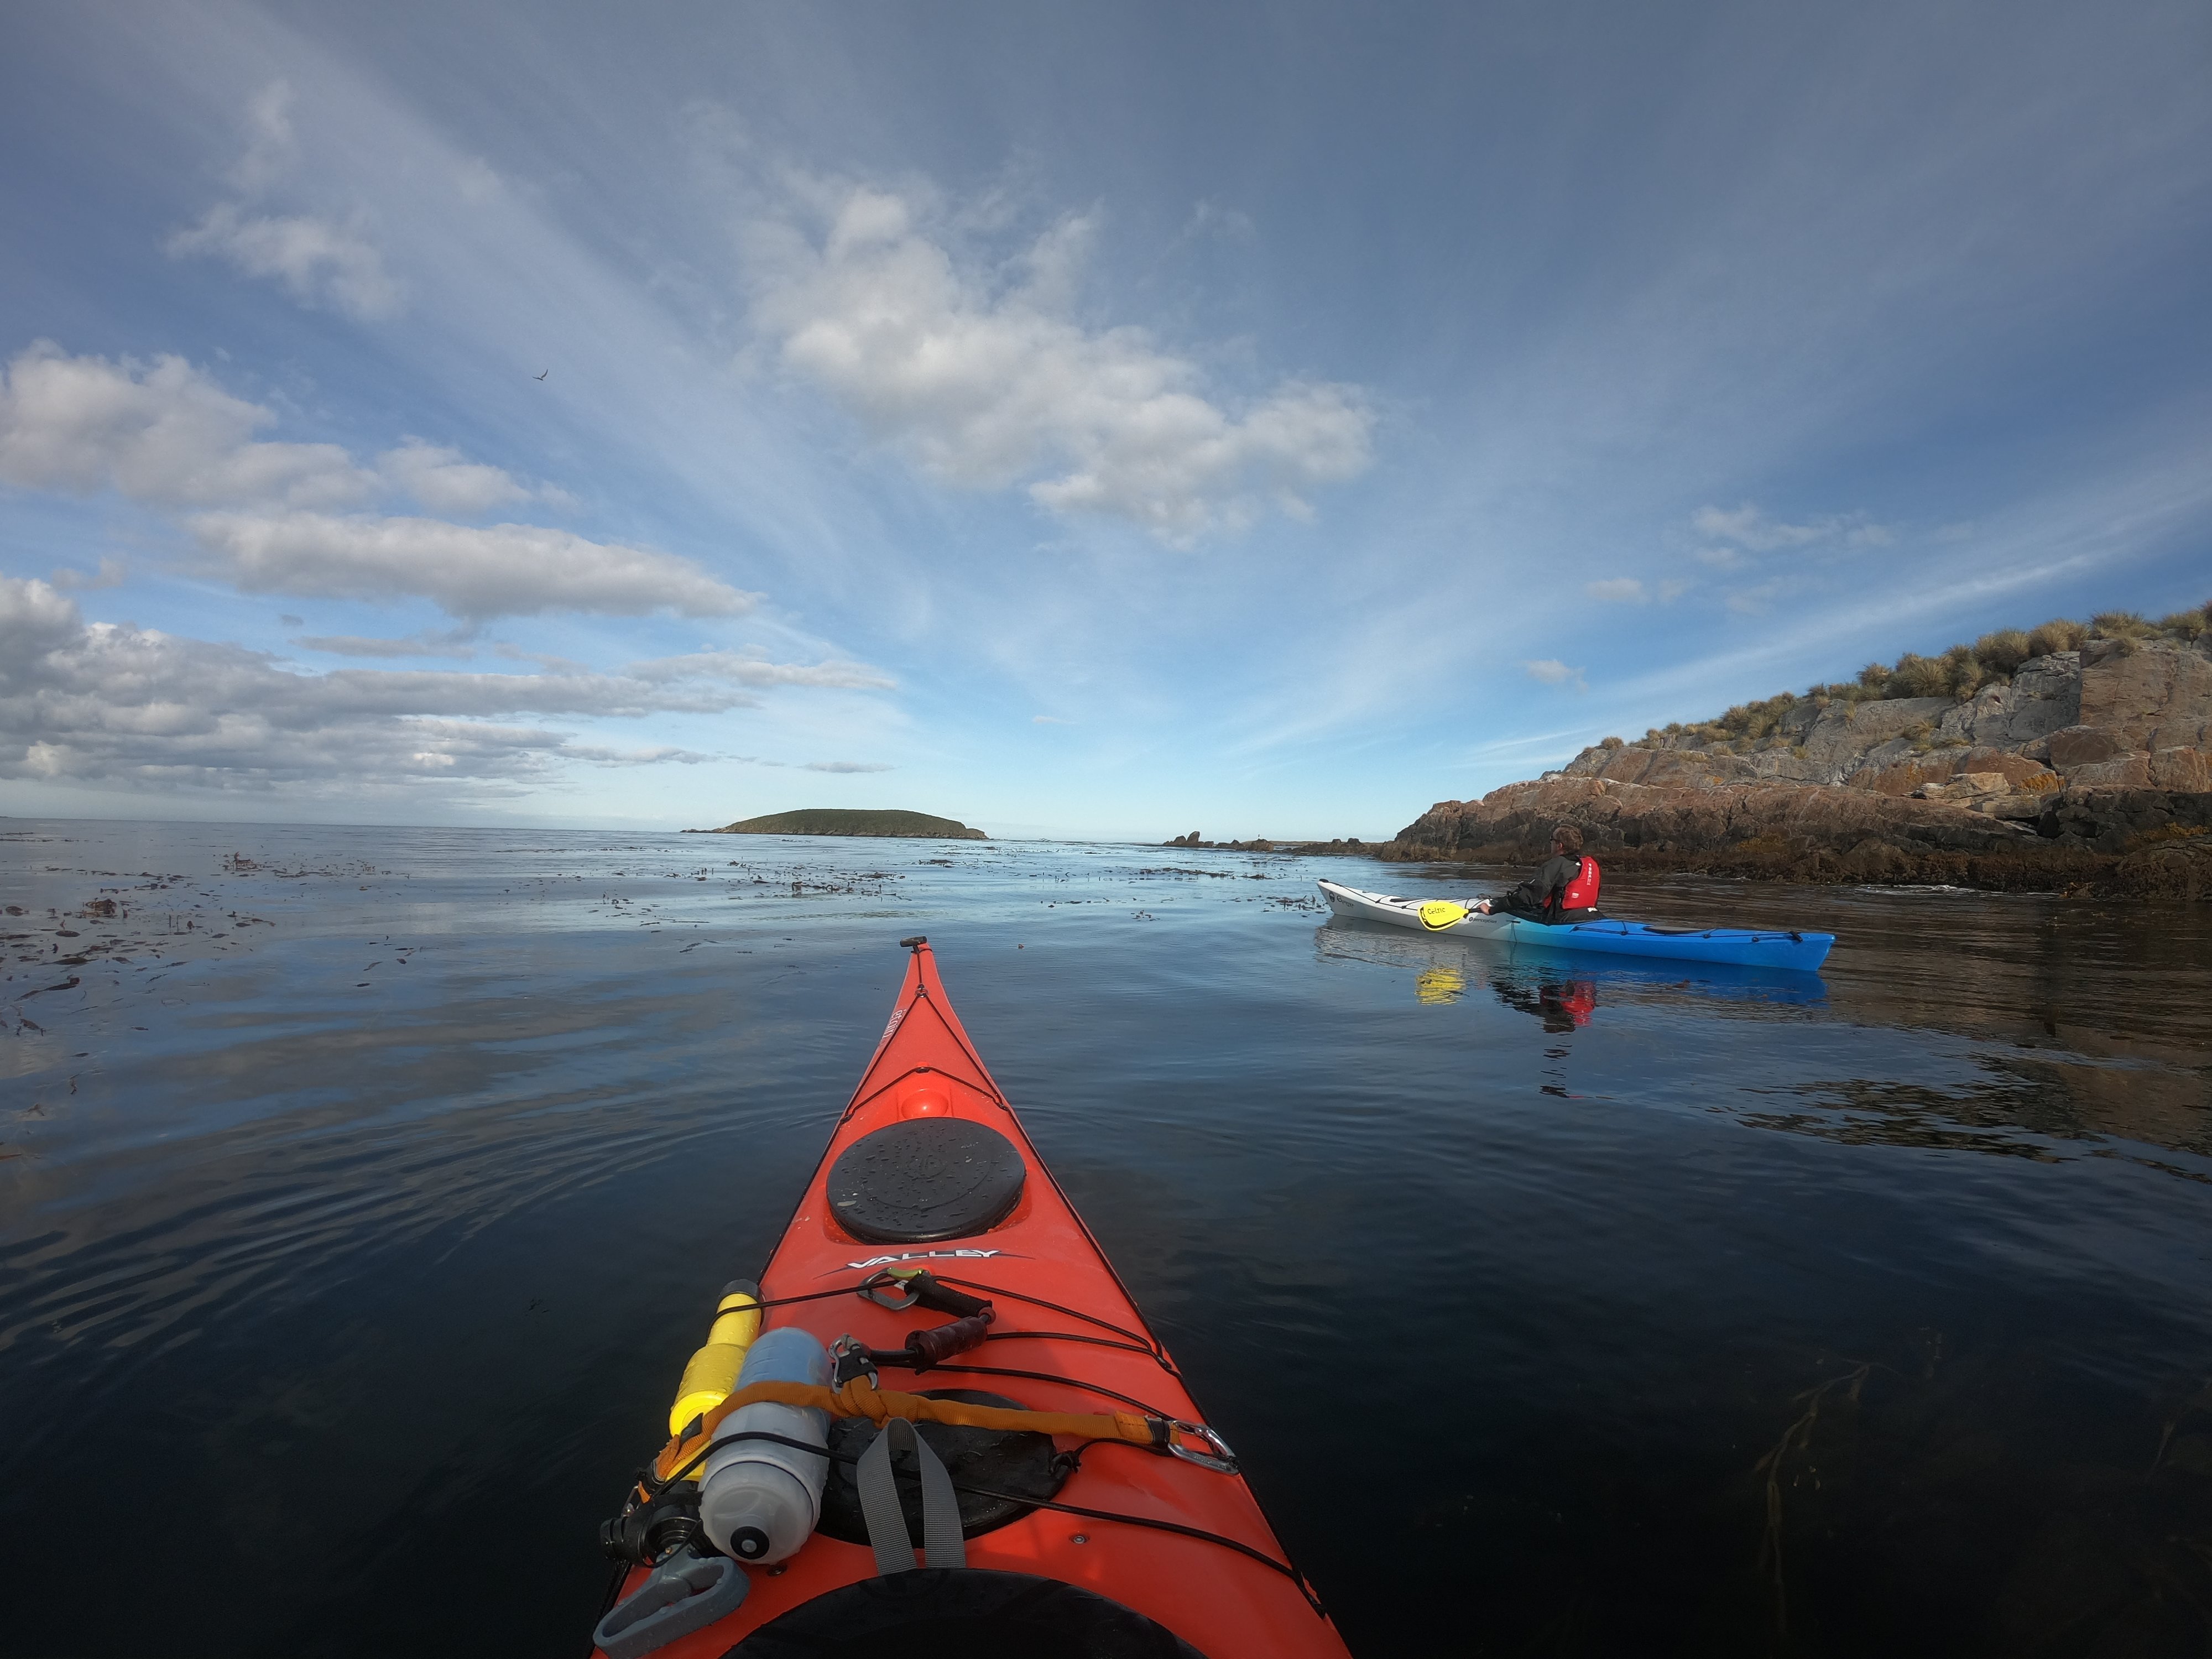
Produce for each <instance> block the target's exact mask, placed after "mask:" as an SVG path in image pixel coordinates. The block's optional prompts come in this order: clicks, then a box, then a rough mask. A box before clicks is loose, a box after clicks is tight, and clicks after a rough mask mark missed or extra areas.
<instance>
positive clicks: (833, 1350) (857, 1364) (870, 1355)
mask: <svg viewBox="0 0 2212 1659" xmlns="http://www.w3.org/2000/svg"><path fill="white" fill-rule="evenodd" d="M829 1364H830V1372H829V1386H830V1387H831V1388H833V1389H842V1388H843V1387H844V1386H845V1385H846V1384H847V1383H850V1382H851V1381H852V1380H853V1379H854V1377H856V1376H865V1377H866V1378H867V1379H868V1386H869V1387H870V1388H872V1389H873V1388H879V1387H881V1386H882V1383H881V1381H880V1379H879V1378H878V1376H877V1375H876V1359H875V1354H874V1352H872V1350H871V1349H870V1348H869V1346H868V1345H867V1344H866V1343H865V1342H862V1341H860V1340H858V1339H857V1338H854V1337H851V1336H841V1337H839V1338H838V1339H837V1340H836V1341H835V1342H832V1343H831V1344H830V1345H829Z"/></svg>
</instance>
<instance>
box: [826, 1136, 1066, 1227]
mask: <svg viewBox="0 0 2212 1659" xmlns="http://www.w3.org/2000/svg"><path fill="white" fill-rule="evenodd" d="M1025 1173H1026V1171H1025V1170H1024V1168H1023V1166H1022V1155H1021V1153H1020V1152H1018V1151H1017V1150H1015V1147H1014V1143H1013V1142H1012V1141H1011V1140H1009V1139H1006V1136H1004V1135H1002V1134H1000V1133H999V1132H998V1131H997V1130H996V1129H993V1128H988V1127H985V1126H984V1125H982V1124H981V1123H971V1122H969V1121H968V1120H967V1119H966V1118H961V1117H919V1118H909V1119H908V1121H905V1122H903V1123H894V1124H892V1125H891V1126H890V1127H889V1128H884V1129H878V1130H877V1131H876V1132H875V1133H873V1134H870V1135H863V1136H861V1137H860V1139H858V1140H856V1141H854V1143H853V1144H852V1145H851V1146H848V1147H847V1148H846V1149H845V1150H844V1151H843V1152H842V1153H840V1154H839V1155H838V1158H837V1161H836V1163H835V1164H831V1165H830V1166H829V1213H830V1214H831V1215H832V1216H833V1217H835V1218H836V1222H837V1225H839V1226H841V1227H842V1228H843V1229H844V1230H845V1231H847V1232H848V1233H850V1234H852V1235H853V1237H855V1238H864V1239H866V1240H867V1241H868V1242H869V1243H877V1244H926V1243H932V1242H933V1241H935V1240H938V1239H943V1238H964V1237H968V1236H969V1234H971V1233H980V1232H984V1231H987V1230H988V1229H990V1228H992V1227H994V1226H996V1225H998V1224H999V1223H1000V1222H1001V1221H1003V1220H1005V1219H1006V1216H1007V1215H1008V1213H1009V1212H1012V1209H1013V1207H1014V1206H1015V1205H1016V1204H1017V1203H1018V1202H1019V1201H1020V1199H1021V1196H1022V1180H1023V1177H1024V1175H1025Z"/></svg>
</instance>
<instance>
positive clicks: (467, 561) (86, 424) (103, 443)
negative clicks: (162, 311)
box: [0, 341, 759, 621]
mask: <svg viewBox="0 0 2212 1659" xmlns="http://www.w3.org/2000/svg"><path fill="white" fill-rule="evenodd" d="M274 419H275V416H274V415H273V414H272V413H271V412H270V410H267V409H264V408H263V407H262V406H261V405H259V404H252V403H249V402H247V401H246V399H244V398H237V397H234V396H232V395H231V394H230V393H229V392H226V391H224V390H223V389H222V387H221V386H218V385H216V383H215V381H214V380H211V379H210V378H209V377H208V376H207V375H205V374H203V373H201V372H200V371H199V370H198V369H197V368H193V367H192V366H191V364H190V363H188V362H185V360H184V359H183V358H181V357H174V356H163V357H159V358H156V359H155V361H154V362H152V363H150V364H141V363H134V362H129V361H125V362H109V361H108V360H107V359H106V358H104V357H71V356H67V355H65V354H64V352H63V351H62V349H60V347H58V346H57V345H55V344H53V343H52V342H49V341H40V342H38V343H35V344H33V345H32V346H31V347H29V348H28V349H26V350H24V351H22V352H21V353H19V354H17V356H15V359H14V360H13V361H12V362H9V364H8V366H7V368H6V371H5V373H4V376H0V483H9V484H15V485H19V486H21V487H24V488H27V489H47V490H56V491H60V492H64V493H68V494H74V495H89V494H93V493H94V492H96V491H99V490H101V489H115V490H117V491H118V492H120V493H121V494H122V495H126V496H128V497H130V498H131V499H132V500H133V501H142V502H144V503H146V504H147V505H149V506H152V507H164V508H169V509H179V508H185V509H189V508H194V507H197V508H204V509H208V510H205V511H202V512H199V513H193V514H192V515H191V517H190V518H189V519H188V520H187V522H188V525H189V527H190V528H191V532H192V535H193V537H194V538H195V539H196V540H197V543H198V544H199V547H200V550H201V552H202V553H203V554H204V556H205V557H206V559H207V561H208V568H209V574H215V575H218V576H221V577H223V578H225V579H227V580H229V581H231V582H232V583H233V584H234V585H235V586H238V587H240V588H241V589H243V590H244V591H246V592H252V593H290V594H299V595H301V596H306V597H319V598H331V599H392V598H398V597H401V596H404V595H419V596H422V597H424V598H427V599H433V600H435V602H436V603H437V604H438V605H441V606H442V607H443V608H444V609H445V610H446V611H447V612H448V613H449V614H451V615H453V616H455V617H463V618H465V619H468V620H471V621H481V620H483V619H484V618H486V617H496V616H534V615H538V614H540V613H542V612H544V611H594V612H598V613H599V614H602V615H610V616H640V615H643V614H644V613H646V612H648V611H677V612H679V613H681V614H683V615H684V616H690V617H727V616H736V615H738V614H741V613H743V612H744V611H750V609H752V608H753V606H754V605H756V604H757V603H758V599H759V596H758V595H757V594H752V593H747V592H741V591H740V590H738V589H737V588H734V587H732V586H729V585H728V584H727V583H726V582H723V581H720V580H717V579H716V578H714V577H713V576H711V575H709V574H707V572H706V571H704V570H702V569H701V568H699V567H698V566H697V565H696V564H695V563H693V562H691V561H690V560H688V559H684V558H678V557H677V556H674V555H673V554H669V553H662V552H659V551H656V550H652V549H648V548H640V547H631V546H629V545H626V544H622V543H618V542H595V541H592V540H589V539H588V538H585V537H582V536H579V535H576V534H574V533H573V532H569V531H566V530H556V529H551V528H548V527H545V526H538V525H525V524H495V525H477V526H469V525H459V524H453V523H450V522H448V521H447V520H443V519H428V518H415V517H404V516H391V515H386V514H380V513H359V512H356V513H337V512H332V511H331V510H330V509H331V508H337V507H361V506H363V505H365V504H367V503H368V502H370V501H375V500H377V499H378V498H380V497H383V496H386V495H389V494H390V493H392V491H394V490H398V491H403V492H404V493H406V494H408V495H412V496H414V497H415V498H416V500H417V501H421V502H422V504H423V505H424V506H426V507H431V508H433V509H434V510H438V511H445V512H453V513H469V514H476V513H484V512H488V511H489V510H491V509H492V508H495V507H501V506H506V505H510V504H512V503H513V502H514V501H518V500H520V499H524V498H526V497H528V496H530V495H532V494H533V493H536V494H539V495H544V494H546V493H547V492H545V491H543V490H540V491H537V492H532V490H530V489H526V488H525V487H524V486H523V485H521V484H520V483H517V482H516V481H515V480H514V479H513V477H510V476H509V475H508V474H507V472H505V471H503V470H501V468H499V467H495V466H487V465H482V464H479V463H477V462H472V461H471V460H470V459H468V458H467V457H466V456H465V455H463V454H462V453H460V452H459V451H458V450H454V449H447V448H443V447H439V446H437V445H435V444H430V443H427V442H425V441H422V440H421V439H410V440H409V441H406V442H404V443H403V444H401V445H400V446H398V447H397V448H394V449H390V450H387V451H386V452H385V453H384V454H383V455H382V456H380V458H379V460H378V465H377V466H376V467H374V468H368V467H363V466H361V465H357V464H356V462H355V460H354V459H353V457H352V456H351V455H350V454H349V453H347V452H346V451H345V450H344V449H343V448H342V447H339V446H338V445H336V444H289V443H271V442H266V441H261V440H258V439H256V438H255V437H254V436H253V434H254V433H255V432H256V431H257V430H258V429H259V428H263V427H264V426H267V425H268V424H270V422H272V421H273V420H274Z"/></svg>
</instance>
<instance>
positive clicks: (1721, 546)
mask: <svg viewBox="0 0 2212 1659" xmlns="http://www.w3.org/2000/svg"><path fill="white" fill-rule="evenodd" d="M1690 527H1691V528H1692V530H1694V531H1695V532H1697V533H1698V535H1699V537H1701V538H1704V539H1705V543H1706V545H1705V547H1703V548H1701V549H1699V553H1698V556H1699V559H1701V560H1703V561H1704V562H1705V563H1707V564H1710V565H1715V566H1717V567H1719V568H1723V569H1728V568H1733V567H1735V566H1736V565H1739V564H1741V563H1743V562H1744V561H1745V557H1746V556H1747V555H1750V554H1759V553H1772V552H1776V551H1778V550H1784V549H1788V548H1798V547H1811V546H1814V545H1817V544H1822V543H1835V544H1838V545H1841V546H1844V547H1887V546H1889V545H1890V544H1892V543H1893V542H1894V541H1895V540H1896V539H1897V538H1896V536H1895V535H1894V533H1893V532H1892V531H1891V530H1890V529H1889V528H1888V527H1887V526H1884V525H1879V524H1876V523H1875V522H1874V521H1873V520H1870V519H1869V518H1868V517H1867V515H1866V514H1865V513H1829V514H1827V515H1826V516H1825V517H1822V518H1818V519H1811V520H1806V521H1805V522H1803V523H1802V524H1791V523H1790V522H1788V521H1787V520H1781V519H1777V518H1775V517H1773V516H1772V515H1771V514H1770V513H1767V512H1766V511H1765V509H1763V508H1761V507H1755V506H1753V504H1752V503H1751V502H1749V501H1746V502H1744V503H1742V504H1741V506H1738V507H1699V509H1698V510H1697V511H1696V512H1695V513H1692V514H1691V515H1690Z"/></svg>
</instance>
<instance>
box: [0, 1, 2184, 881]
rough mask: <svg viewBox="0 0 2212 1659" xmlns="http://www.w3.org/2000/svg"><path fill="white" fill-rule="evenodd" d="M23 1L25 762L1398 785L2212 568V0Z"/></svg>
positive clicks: (441, 773) (2, 566) (301, 800)
mask: <svg viewBox="0 0 2212 1659" xmlns="http://www.w3.org/2000/svg"><path fill="white" fill-rule="evenodd" d="M0 33H4V48H5V49H4V50H0V152H4V154H5V155H7V157H8V158H9V165H8V166H7V167H6V168H5V169H4V170H0V212H4V215H5V223H6V224H7V226H8V227H9V234H7V235H6V237H5V238H4V239H0V362H5V364H6V375H7V378H6V381H5V389H4V393H0V811H6V812H8V813H11V814H31V813H56V814H84V815H93V816H131V817H222V818H237V819H257V820H270V819H312V820H335V821H349V822H380V821H381V822H410V823H443V822H480V823H523V822H545V823H592V824H607V825H621V824H634V825H639V826H656V827H663V828H676V827H681V826H686V825H692V826H696V825H705V824H712V823H723V822H726V821H728V820H730V819H732V818H733V817H740V816H744V815H749V814H751V813H755V812H761V811H775V810H780V809H782V808H787V807H793V806H802V805H900V806H908V807H915V808H920V809H922V810H925V811H939V812H944V813H948V814H951V815H953V816H956V817H963V818H965V819H967V820H968V821H969V822H971V823H980V824H981V825H983V826H984V827H986V828H987V829H992V830H994V831H995V832H998V833H1001V834H1013V835H1036V834H1065V835H1074V836H1132V837H1138V838H1146V839H1158V838H1162V837H1164V836H1169V835H1172V834H1177V833H1180V832H1182V831H1183V830H1186V829H1192V828H1198V829H1202V830H1203V831H1204V832H1205V833H1206V835H1208V836H1213V837H1219V838H1225V837H1229V836H1254V835H1261V834H1267V835H1273V836H1306V835H1321V836H1329V835H1343V834H1358V835H1361V836H1388V835H1389V834H1391V833H1393V832H1395V830H1396V829H1399V828H1400V827H1401V825H1403V824H1404V823H1407V822H1408V821H1410V819H1411V818H1412V817H1414V816H1415V815H1416V814H1417V813H1418V812H1419V811H1421V810H1422V809H1424V808H1425V807H1426V806H1427V805H1429V804H1430V803H1431V801H1434V800H1437V799H1447V798H1465V797H1469V796H1474V795H1478V794H1480V793H1484V792H1485V791H1486V790H1489V789H1491V788H1494V787H1497V786H1498V785H1499V784H1502V783H1504V782H1507V781H1511V780H1513V779H1515V778H1517V777H1522V776H1528V775H1533V774H1534V772H1535V771H1537V770H1539V769H1542V768H1543V767H1545V766H1547V765H1553V764H1557V763H1559V762H1560V761H1561V760H1563V759H1565V758H1566V757H1569V756H1571V755H1572V754H1573V753H1574V752H1575V750H1577V749H1578V748H1580V747H1581V746H1583V744H1586V743H1589V742H1592V741H1595V739H1596V738H1599V737H1601V736H1603V735H1605V734H1606V733H1607V732H1621V733H1623V734H1626V735H1634V734H1636V733H1638V732H1642V731H1643V730H1644V728H1645V727H1646V726H1651V725H1656V724H1663V723H1664V722H1666V721H1668V720H1680V719H1692V718H1698V717H1701V716H1704V715H1705V714H1711V713H1714V712H1717V710H1718V709H1719V708H1723V707H1724V706H1725V705H1726V704H1728V703H1730V702H1736V701H1740V700H1741V699H1742V698H1744V697H1747V696H1765V695H1766V694H1768V693H1771V692H1772V691H1775V690H1781V689H1783V688H1784V687H1786V686H1791V685H1796V684H1803V683H1805V682H1807V681H1808V680H1812V679H1820V678H1839V677H1843V676H1846V675H1849V674H1850V673H1851V672H1853V671H1856V670H1857V667H1858V666H1859V665H1861V664H1862V663H1863V662H1865V661H1866V660H1868V659H1869V658H1872V657H1881V658H1885V659H1886V658H1890V657H1893V656H1894V655H1895V654H1896V653H1899V652H1900V651H1903V650H1907V649H1922V650H1926V649H1931V648H1940V647H1942V646H1945V645H1948V643H1950V642H1951V641H1953V640H1954V639H1956V638H1959V637H1960V636H1967V637H1971V636H1972V635H1974V634H1976V633H1978V632H1980V631H1982V630H1984V629H1987V628H1990V627H1994V626H2000V625H2004V624H2008V623H2027V624H2032V623H2035V622H2037V621H2040V620H2042V619H2043V618H2045V617H2049V616H2051V615H2055V614H2076V615H2078V614H2086V613H2087V611H2091V610H2100V609H2107V608H2113V607H2124V608H2131V609H2140V610H2144V611H2151V612H2153V613H2157V612H2160V611H2170V610H2174V609H2178V608H2179V607H2181V606H2183V605H2193V604H2198V603H2202V602H2203V601H2204V600H2205V599H2208V598H2212V557H2209V556H2208V546H2212V373H2208V371H2212V100H2208V99H2207V98H2206V97H2205V96H2204V88H2205V86H2206V85H2207V84H2208V73H2212V12H2208V11H2207V10H2206V9H2204V8H2203V6H2202V5H2201V4H2197V3H2193V0H2192V3H2135V0H2120V3H2114V4H2108V5H2105V6H2100V7H2095V8H2089V7H2083V6H2080V5H2063V6H2059V5H2050V6H2046V5H2038V4H2033V3H2026V4H2024V3H2004V4H1960V5H1948V6H1945V5H1930V4H1927V3H1914V4H1910V5H1902V4H1900V5H1885V4H1879V3H1875V4H1859V5H1851V6H1843V5H1831V6H1826V7H1817V8H1816V7H1796V8H1782V7H1774V6H1768V5H1749V4H1747V5H1742V6H1728V5H1718V4H1706V5H1687V6H1676V7H1650V6H1637V5H1629V4H1625V3H1621V4H1605V5H1576V4H1571V3H1568V4H1548V3H1547V4H1543V5H1536V4H1521V3H1514V4H1498V5H1455V6H1449V7H1436V8H1421V7H1416V6H1403V7H1398V8H1394V9H1378V8H1371V7H1353V6H1327V7H1324V6H1312V5H1300V4H1295V3H1292V4H1281V3H1276V4H1269V5H1266V6H1260V5H1249V6H1226V5H1225V6H1215V7H1206V8H1195V7H1190V6H1187V5H1167V4H1163V5H1158V6H1145V5H1137V4H1128V3H1115V4H1112V5H1096V6H1060V7H1037V6H1025V5H1015V4H996V5H963V4H951V3H933V4H931V5H928V6H916V5H912V4H885V5H865V4H854V5H845V6H839V7H812V8H799V7H789V6H771V5H767V4H732V3H726V0H718V3H712V4H697V5H681V4H669V5H657V6H653V7H650V8H641V7H625V8H613V7H562V6H552V5H532V6H529V7H520V6H517V7H512V8H492V7H487V6H453V5H440V6H428V5H422V6H417V5H410V4H404V3H391V4H385V5H380V6H378V7H356V8H349V9H337V8H330V7H321V6H317V7H304V6H302V7H254V6H248V5H198V4H192V3H185V0H165V3H163V4H161V5H158V6H155V5H139V6H101V5H98V4H82V5H71V6H66V7H64V6H47V7H36V8H33V7H16V8H13V9H10V10H9V15H8V18H7V20H6V21H4V22H0ZM541 373H543V374H544V378H543V379H542V380H541V379H538V378H537V377H538V375H539V374H541Z"/></svg>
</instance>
